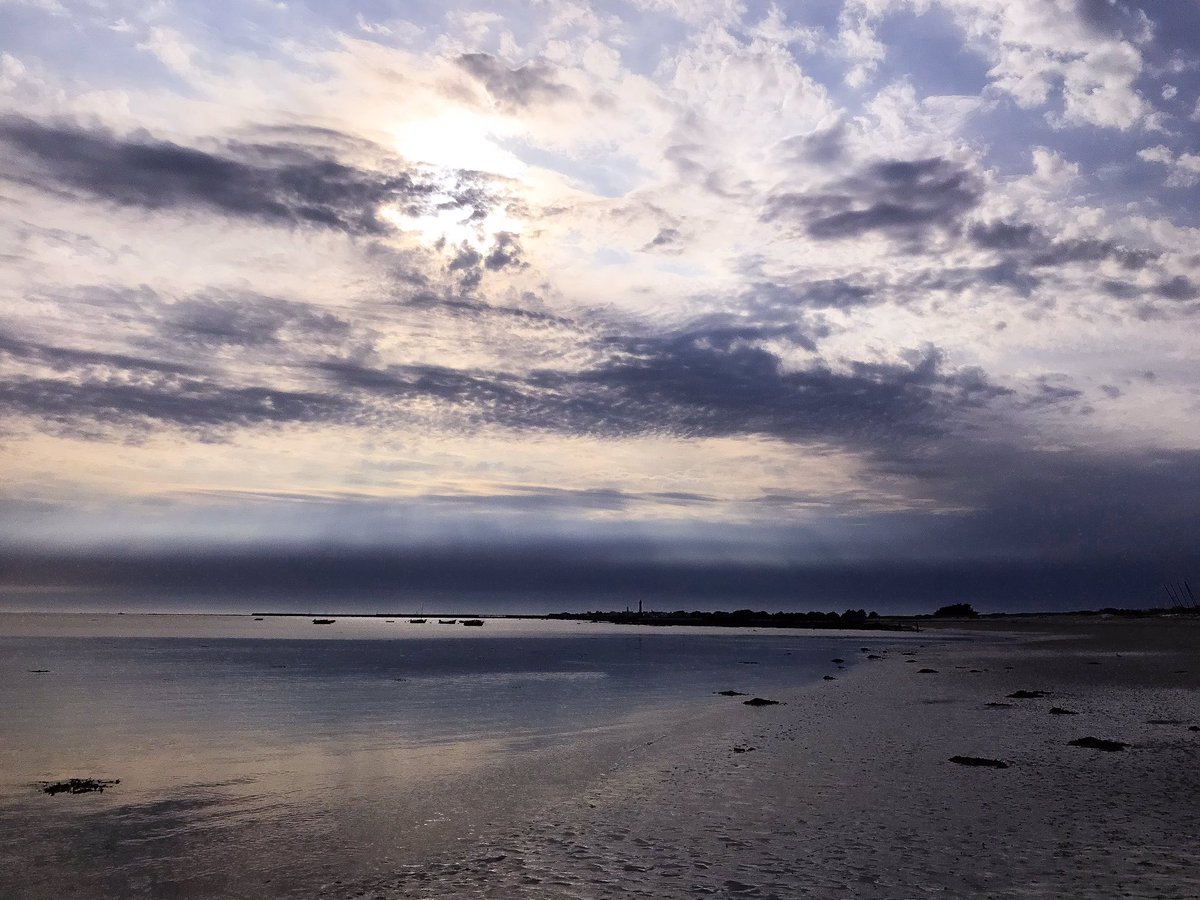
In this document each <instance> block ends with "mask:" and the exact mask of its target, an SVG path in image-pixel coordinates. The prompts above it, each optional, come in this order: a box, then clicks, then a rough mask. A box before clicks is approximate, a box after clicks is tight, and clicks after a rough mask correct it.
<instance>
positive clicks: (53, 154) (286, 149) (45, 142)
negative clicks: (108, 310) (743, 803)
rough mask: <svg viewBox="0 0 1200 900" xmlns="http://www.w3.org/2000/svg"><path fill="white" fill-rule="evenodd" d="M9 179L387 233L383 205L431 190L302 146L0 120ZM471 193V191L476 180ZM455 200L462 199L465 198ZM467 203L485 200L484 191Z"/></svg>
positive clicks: (414, 202) (147, 204) (110, 198)
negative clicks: (191, 142)
mask: <svg viewBox="0 0 1200 900" xmlns="http://www.w3.org/2000/svg"><path fill="white" fill-rule="evenodd" d="M0 142H2V143H4V144H7V145H8V148H9V151H10V152H9V153H8V154H6V156H8V162H7V163H6V164H5V168H6V169H8V175H9V177H12V178H16V179H18V180H20V181H23V182H26V183H30V184H34V185H40V186H41V185H44V186H50V185H54V186H58V187H64V188H70V189H74V190H78V191H83V192H84V193H86V194H89V195H91V196H93V197H96V198H98V199H100V200H103V201H107V202H111V203H116V204H120V205H124V206H138V207H143V208H146V209H155V210H163V209H207V210H210V211H213V212H218V213H221V214H223V215H228V216H235V217H242V218H248V219H254V220H258V221H262V222H267V223H270V224H274V225H286V226H312V227H318V228H329V229H333V230H337V231H342V232H346V233H347V234H379V233H382V232H385V231H387V230H388V229H389V226H388V225H387V224H386V223H385V222H384V221H382V220H381V219H380V218H379V215H378V211H379V207H380V206H382V205H384V204H397V205H399V206H401V207H403V208H408V209H410V210H413V209H417V208H420V207H421V206H422V204H423V203H424V202H425V200H426V198H427V196H428V195H429V194H430V192H431V188H430V187H429V186H428V185H424V184H421V183H418V182H417V181H416V180H414V178H413V176H412V175H410V174H409V173H407V172H403V171H398V172H391V173H383V172H373V171H366V170H363V169H359V168H356V167H354V166H350V165H346V164H344V163H341V162H338V161H336V160H335V159H333V158H331V157H328V156H322V155H319V154H318V153H316V152H315V151H313V150H309V149H306V148H302V147H300V146H297V145H290V144H289V145H278V146H274V147H272V146H267V145H258V146H257V147H256V148H255V152H254V153H253V154H251V156H252V160H251V159H249V158H239V157H237V156H235V155H232V154H231V153H230V154H222V153H216V152H209V151H205V150H197V149H194V148H190V147H182V146H180V145H178V144H173V143H168V142H165V141H159V140H155V139H153V138H150V137H148V136H137V137H130V138H122V137H118V136H116V135H113V134H110V133H108V132H105V131H100V130H86V129H83V128H80V127H77V126H74V125H49V124H44V123H39V122H35V121H33V120H31V119H25V118H19V117H14V116H9V117H5V118H2V119H0ZM465 190H467V191H468V193H470V192H471V190H472V189H471V188H470V187H469V186H468V187H467V188H466V189H465ZM455 202H458V201H457V200H456V201H455ZM462 202H463V203H465V204H468V205H472V206H477V205H478V204H479V203H480V202H482V201H481V200H480V199H479V198H476V197H474V196H473V195H472V196H464V197H463V199H462Z"/></svg>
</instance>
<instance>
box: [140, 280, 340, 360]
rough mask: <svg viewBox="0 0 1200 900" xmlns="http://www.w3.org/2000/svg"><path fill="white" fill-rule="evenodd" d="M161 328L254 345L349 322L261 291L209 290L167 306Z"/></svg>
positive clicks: (312, 335) (333, 331) (175, 336)
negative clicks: (236, 292) (223, 291)
mask: <svg viewBox="0 0 1200 900" xmlns="http://www.w3.org/2000/svg"><path fill="white" fill-rule="evenodd" d="M159 331H160V334H161V335H162V336H163V337H164V338H167V339H168V340H170V341H172V342H179V341H183V342H186V343H190V344H199V345H202V346H220V345H230V346H237V347H258V346H262V345H266V344H275V343H278V342H279V341H280V339H281V338H282V337H283V336H285V335H286V336H287V337H289V338H290V339H299V340H301V341H303V342H305V343H311V342H314V341H320V340H324V339H329V338H335V339H336V338H342V337H345V336H346V335H347V334H349V331H350V325H349V323H347V322H345V321H343V320H342V319H339V318H338V317H337V316H335V315H332V314H331V313H328V312H325V311H323V310H318V309H316V308H314V307H312V306H309V305H307V304H303V303H294V302H292V301H288V300H282V299H279V298H276V297H264V296H262V295H260V294H230V293H213V294H209V295H199V296H195V297H189V298H187V299H185V300H180V301H178V302H176V303H173V304H171V305H169V306H167V307H166V308H165V309H164V311H163V316H162V321H161V322H160V323H159Z"/></svg>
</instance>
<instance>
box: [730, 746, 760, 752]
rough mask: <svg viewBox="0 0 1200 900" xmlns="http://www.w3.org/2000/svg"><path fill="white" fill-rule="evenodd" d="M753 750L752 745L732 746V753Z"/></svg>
mask: <svg viewBox="0 0 1200 900" xmlns="http://www.w3.org/2000/svg"><path fill="white" fill-rule="evenodd" d="M754 750H755V748H754V747H734V748H733V752H734V753H753V752H754Z"/></svg>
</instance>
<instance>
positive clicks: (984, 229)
mask: <svg viewBox="0 0 1200 900" xmlns="http://www.w3.org/2000/svg"><path fill="white" fill-rule="evenodd" d="M967 237H968V238H970V240H971V242H972V243H973V244H975V246H977V247H980V248H983V249H985V250H995V251H998V252H1002V253H1006V254H1008V255H1010V257H1011V258H1013V259H1020V260H1021V261H1023V262H1024V263H1025V264H1026V265H1028V266H1031V267H1036V268H1041V267H1055V266H1062V265H1067V264H1070V263H1094V262H1101V261H1103V260H1113V261H1114V262H1116V263H1117V264H1118V265H1120V266H1121V267H1122V268H1123V269H1127V270H1130V271H1137V270H1140V269H1143V268H1145V267H1146V266H1147V265H1148V264H1149V263H1151V262H1153V261H1154V260H1156V259H1158V258H1159V256H1160V254H1158V253H1157V252H1155V251H1153V250H1144V249H1137V248H1130V247H1125V246H1123V245H1121V244H1117V243H1115V242H1114V241H1108V240H1099V239H1095V238H1075V239H1068V240H1055V239H1053V238H1051V237H1050V236H1049V235H1047V234H1046V233H1045V232H1043V231H1042V230H1041V229H1039V228H1037V227H1036V226H1034V225H1030V224H1028V223H1024V222H1022V223H1012V222H1004V221H995V222H986V223H985V222H980V223H977V224H974V225H972V226H971V227H970V228H969V229H968V231H967Z"/></svg>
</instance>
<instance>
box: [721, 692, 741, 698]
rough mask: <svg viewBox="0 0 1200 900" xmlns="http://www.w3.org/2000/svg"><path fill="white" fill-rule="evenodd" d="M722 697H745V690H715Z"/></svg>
mask: <svg viewBox="0 0 1200 900" xmlns="http://www.w3.org/2000/svg"><path fill="white" fill-rule="evenodd" d="M717 693H718V694H720V695H721V696H722V697H745V696H746V693H745V691H717Z"/></svg>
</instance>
